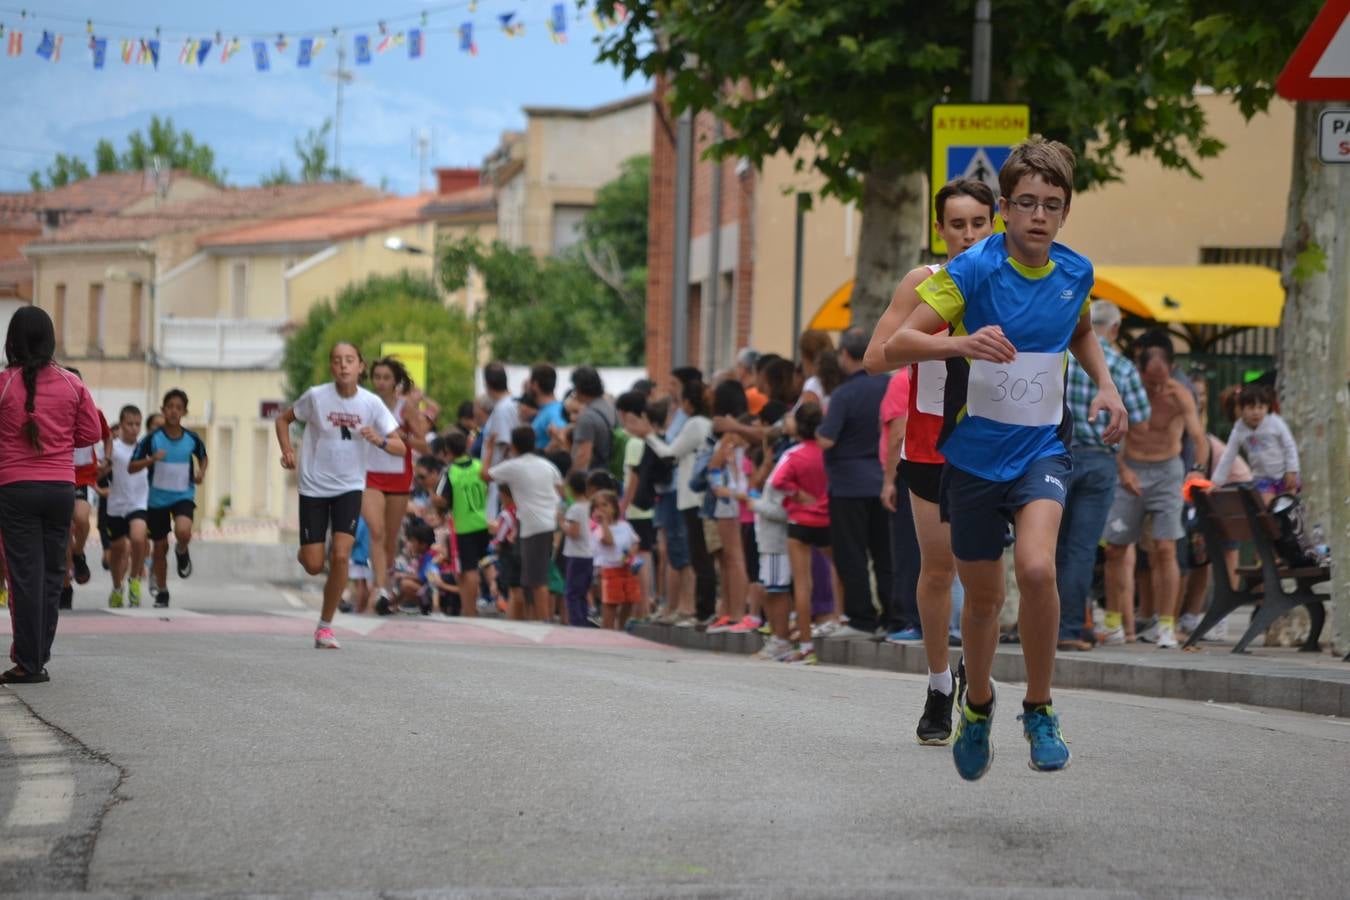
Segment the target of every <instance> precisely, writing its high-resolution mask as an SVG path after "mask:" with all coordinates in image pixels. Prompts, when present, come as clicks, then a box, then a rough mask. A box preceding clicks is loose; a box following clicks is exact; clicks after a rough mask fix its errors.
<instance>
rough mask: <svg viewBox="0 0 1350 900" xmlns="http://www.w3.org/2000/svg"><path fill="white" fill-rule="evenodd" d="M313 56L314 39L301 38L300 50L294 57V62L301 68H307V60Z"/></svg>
mask: <svg viewBox="0 0 1350 900" xmlns="http://www.w3.org/2000/svg"><path fill="white" fill-rule="evenodd" d="M313 58H314V39H313V38H301V39H300V51H299V53H298V54H297V55H296V57H295V64H296V65H297V66H299V67H300V68H302V69H308V68H309V62H310V60H312V59H313Z"/></svg>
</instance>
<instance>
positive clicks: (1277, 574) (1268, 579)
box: [1186, 487, 1331, 653]
mask: <svg viewBox="0 0 1350 900" xmlns="http://www.w3.org/2000/svg"><path fill="white" fill-rule="evenodd" d="M1194 503H1195V509H1196V512H1197V513H1198V517H1199V521H1200V533H1201V534H1202V535H1203V536H1204V539H1205V552H1206V554H1207V555H1208V556H1209V562H1210V566H1211V567H1212V568H1213V572H1212V573H1211V576H1212V577H1211V579H1210V581H1211V583H1212V584H1213V585H1214V601H1213V602H1212V603H1211V604H1210V606H1209V609H1208V610H1207V611H1206V612H1205V616H1204V618H1203V619H1201V620H1200V624H1199V625H1198V626H1197V627H1196V629H1195V631H1194V632H1192V633H1191V636H1190V637H1189V638H1188V639H1187V641H1186V646H1187V647H1190V646H1192V645H1193V644H1195V643H1196V642H1197V641H1199V640H1200V639H1201V638H1202V637H1204V635H1205V632H1207V631H1209V629H1210V628H1211V627H1212V626H1213V625H1214V624H1215V623H1216V622H1218V621H1219V620H1221V619H1222V618H1223V617H1224V616H1226V615H1228V614H1229V613H1231V612H1232V611H1233V610H1235V609H1237V608H1238V607H1240V606H1243V605H1244V604H1247V603H1253V604H1259V605H1260V609H1259V610H1258V611H1257V613H1256V615H1254V616H1252V623H1251V625H1250V626H1249V627H1248V628H1247V631H1246V633H1245V634H1243V635H1242V639H1241V640H1239V641H1238V642H1237V646H1235V647H1234V648H1233V652H1234V653H1245V652H1247V645H1248V644H1250V643H1251V642H1252V640H1253V639H1254V638H1255V637H1256V636H1257V635H1258V634H1262V633H1264V632H1265V631H1266V629H1267V628H1269V627H1270V626H1271V624H1273V623H1274V622H1275V620H1276V619H1278V618H1279V617H1280V616H1282V615H1284V614H1285V613H1287V612H1289V611H1290V610H1291V609H1293V608H1295V607H1297V606H1306V607H1307V608H1308V614H1309V616H1310V618H1311V620H1312V629H1311V630H1310V631H1309V633H1308V639H1307V641H1305V642H1304V643H1303V646H1301V647H1299V650H1301V651H1303V652H1307V653H1316V652H1318V650H1320V649H1321V648H1320V646H1319V644H1318V639H1319V638H1320V637H1321V636H1322V627H1323V626H1324V625H1325V624H1326V619H1327V614H1326V609H1325V608H1324V607H1323V605H1322V604H1323V603H1324V602H1325V601H1326V600H1328V599H1329V598H1328V597H1327V596H1326V595H1325V594H1315V593H1313V586H1314V585H1317V584H1321V583H1322V582H1324V581H1329V580H1330V579H1331V571H1330V569H1329V568H1328V567H1327V566H1307V567H1299V568H1291V567H1290V566H1288V565H1285V563H1284V561H1283V560H1281V559H1280V558H1279V556H1278V554H1277V553H1276V551H1275V543H1274V542H1275V539H1276V538H1278V537H1279V536H1280V523H1279V522H1278V521H1277V520H1276V518H1275V517H1274V516H1273V515H1271V514H1270V513H1269V512H1267V511H1266V508H1265V505H1264V504H1263V503H1262V502H1261V495H1260V494H1258V493H1257V492H1256V491H1255V490H1253V489H1252V488H1250V487H1231V488H1221V489H1219V490H1213V491H1208V492H1206V491H1196V492H1195V497H1194ZM1231 541H1250V542H1252V543H1253V544H1254V545H1255V546H1256V555H1257V558H1258V559H1259V560H1260V563H1259V564H1257V565H1254V566H1239V567H1238V569H1237V579H1238V586H1237V588H1236V589H1234V588H1233V586H1232V585H1231V584H1230V582H1229V580H1228V572H1227V569H1226V567H1225V566H1224V553H1223V551H1224V544H1225V542H1231ZM1284 580H1292V581H1293V582H1294V583H1295V584H1296V585H1297V587H1296V588H1295V589H1294V590H1293V591H1286V590H1285V589H1284V585H1283V584H1282V582H1283V581H1284Z"/></svg>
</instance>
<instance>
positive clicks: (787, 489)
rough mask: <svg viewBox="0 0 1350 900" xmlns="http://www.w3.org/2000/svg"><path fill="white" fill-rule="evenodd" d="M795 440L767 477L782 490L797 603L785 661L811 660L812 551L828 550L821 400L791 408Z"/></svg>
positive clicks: (811, 663)
mask: <svg viewBox="0 0 1350 900" xmlns="http://www.w3.org/2000/svg"><path fill="white" fill-rule="evenodd" d="M793 418H794V420H795V421H796V425H797V440H798V441H800V443H798V444H797V445H796V446H793V447H790V448H789V449H788V450H787V452H786V453H784V454H783V458H782V459H781V460H780V461H779V464H778V468H777V469H776V470H775V471H774V473H773V477H772V478H770V479H769V483H770V484H772V485H773V487H774V488H775V489H776V490H778V491H779V492H781V493H782V494H783V498H784V499H783V506H784V507H785V508H786V509H787V514H788V546H787V552H788V562H789V563H790V564H791V567H792V595H793V597H794V598H795V600H796V606H797V631H798V643H797V649H796V650H795V651H794V652H793V653H792V654H791V655H789V656H788V657H787V659H786V660H785V661H786V662H793V663H801V664H803V665H808V666H814V665H815V664H816V647H815V644H814V643H813V642H812V639H811V585H812V578H811V553H812V551H813V550H819V551H821V552H822V553H825V554H826V555H827V556H828V555H829V553H830V496H829V482H828V481H827V480H826V476H825V452H824V451H823V450H821V449H820V445H819V444H817V443H816V429H817V428H819V427H820V422H821V419H822V418H823V416H822V415H821V412H820V404H819V403H816V402H815V401H814V400H808V401H806V402H805V403H803V404H802V405H801V406H799V407H797V411H796V412H795V413H793Z"/></svg>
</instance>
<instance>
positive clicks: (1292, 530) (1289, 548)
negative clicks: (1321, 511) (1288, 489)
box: [1269, 494, 1318, 569]
mask: <svg viewBox="0 0 1350 900" xmlns="http://www.w3.org/2000/svg"><path fill="white" fill-rule="evenodd" d="M1269 511H1270V514H1271V515H1272V516H1274V517H1275V521H1277V522H1279V524H1280V536H1279V537H1278V538H1276V539H1275V540H1274V541H1273V543H1274V544H1275V552H1276V553H1278V554H1279V555H1280V558H1281V559H1283V560H1284V561H1285V564H1286V565H1288V566H1289V567H1290V568H1294V569H1298V568H1302V567H1305V566H1315V565H1318V558H1317V550H1316V549H1315V548H1314V547H1313V543H1312V539H1311V538H1310V537H1309V535H1308V529H1307V526H1306V525H1305V524H1304V521H1303V504H1302V503H1301V502H1300V501H1299V499H1298V497H1296V496H1294V495H1293V494H1280V495H1278V496H1277V497H1275V498H1274V499H1272V500H1271V501H1270V507H1269Z"/></svg>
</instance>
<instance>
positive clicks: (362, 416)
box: [276, 341, 406, 650]
mask: <svg viewBox="0 0 1350 900" xmlns="http://www.w3.org/2000/svg"><path fill="white" fill-rule="evenodd" d="M328 360H329V369H330V371H331V372H332V373H333V380H332V381H330V382H328V383H326V384H320V385H317V386H315V387H312V388H310V389H309V390H307V391H305V392H304V393H303V394H301V395H300V399H298V400H296V401H295V405H294V406H292V407H291V408H290V409H288V410H286V411H285V412H284V413H282V414H281V415H280V416H279V417H277V424H276V429H277V443H278V444H280V446H281V465H282V468H285V469H295V468H297V466H298V468H299V470H300V472H299V474H300V553H299V560H300V565H301V566H303V567H304V569H305V571H306V572H308V573H309V574H311V575H318V574H319V573H320V572H322V571H323V567H324V547H325V544H326V543H327V537H328V529H329V525H330V524H331V525H332V529H333V542H332V546H331V547H330V548H329V550H328V579H327V581H326V582H325V583H324V586H323V612H322V613H321V614H320V615H319V624H318V627H317V628H315V630H314V646H315V647H316V648H319V649H322V650H336V649H338V642H337V639H336V638H335V637H334V636H333V615H334V614H335V613H336V612H337V609H338V604H339V603H340V602H342V591H343V589H344V588H345V587H346V586H347V561H348V560H349V559H350V558H351V552H352V544H353V543H354V542H355V541H356V523H357V522H358V521H359V520H360V519H361V495H362V493H363V491H364V489H365V484H366V463H367V461H368V456H367V448H368V447H374V448H378V449H379V450H381V451H383V452H384V453H386V454H388V455H389V456H394V457H402V456H403V453H404V450H405V449H406V448H405V447H404V444H403V440H402V439H401V438H400V437H399V434H398V422H397V421H395V420H394V417H393V415H392V414H390V412H389V409H388V408H387V407H386V406H385V405H384V402H383V401H382V400H380V398H379V397H377V396H375V395H374V394H372V393H371V392H370V391H367V390H365V389H364V388H362V387H361V386H360V385H359V384H358V382H359V380H360V378H361V375H362V374H363V373H364V371H365V365H366V364H365V360H364V359H362V358H361V351H360V350H358V349H357V348H356V346H355V345H354V344H349V343H347V342H345V341H342V342H339V343H337V344H335V345H334V346H333V349H332V350H331V351H329V354H328ZM292 422H303V423H304V424H305V436H304V441H303V443H302V444H301V447H300V455H299V457H298V458H297V456H296V452H295V448H294V447H293V446H292V445H291V431H290V426H291V423H292ZM367 525H369V523H367Z"/></svg>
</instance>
